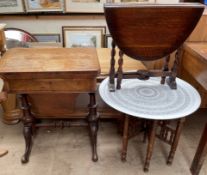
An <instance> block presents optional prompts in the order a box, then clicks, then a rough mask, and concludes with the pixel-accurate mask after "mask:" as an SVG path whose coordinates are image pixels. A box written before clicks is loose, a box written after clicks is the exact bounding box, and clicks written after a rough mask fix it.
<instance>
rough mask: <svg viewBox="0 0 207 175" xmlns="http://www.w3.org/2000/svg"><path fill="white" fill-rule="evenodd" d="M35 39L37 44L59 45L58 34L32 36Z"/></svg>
mask: <svg viewBox="0 0 207 175" xmlns="http://www.w3.org/2000/svg"><path fill="white" fill-rule="evenodd" d="M33 35H34V36H35V38H37V40H38V42H51V43H59V42H61V40H60V34H33Z"/></svg>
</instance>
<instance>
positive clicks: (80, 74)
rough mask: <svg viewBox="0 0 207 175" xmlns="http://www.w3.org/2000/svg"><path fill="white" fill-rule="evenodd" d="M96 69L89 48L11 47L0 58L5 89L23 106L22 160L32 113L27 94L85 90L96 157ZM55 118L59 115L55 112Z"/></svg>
mask: <svg viewBox="0 0 207 175" xmlns="http://www.w3.org/2000/svg"><path fill="white" fill-rule="evenodd" d="M99 72H100V65H99V62H98V59H97V53H96V50H95V49H93V48H70V49H65V48H48V49H46V48H42V49H37V48H30V49H24V48H15V49H11V50H9V51H7V52H6V53H5V54H4V56H3V57H2V59H1V60H0V76H1V77H2V79H3V80H4V89H3V91H4V92H6V93H17V94H19V95H20V102H21V106H22V110H23V118H22V121H23V124H24V129H23V133H24V137H25V143H26V149H25V154H24V155H23V158H22V163H26V162H28V160H29V155H30V152H31V147H32V135H33V128H34V126H35V116H34V115H33V114H32V110H31V109H32V105H31V102H30V98H29V94H44V93H46V94H50V93H51V94H52V93H64V94H68V93H88V94H89V99H90V100H89V101H90V102H89V114H88V123H89V131H90V135H91V143H92V160H93V161H97V160H98V156H97V150H96V144H97V130H98V114H97V110H96V107H97V105H96V98H95V91H96V78H97V76H98V74H99ZM57 117H58V118H59V116H57Z"/></svg>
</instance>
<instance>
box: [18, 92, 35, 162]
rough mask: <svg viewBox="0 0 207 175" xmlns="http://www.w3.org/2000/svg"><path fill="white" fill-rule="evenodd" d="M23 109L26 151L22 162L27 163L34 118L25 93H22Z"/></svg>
mask: <svg viewBox="0 0 207 175" xmlns="http://www.w3.org/2000/svg"><path fill="white" fill-rule="evenodd" d="M19 97H20V104H21V109H22V110H23V118H22V121H23V123H24V128H23V134H24V139H25V153H24V155H23V157H22V160H21V161H22V163H27V162H28V161H29V156H30V153H31V149H32V125H33V122H34V118H33V117H32V116H31V114H30V109H29V104H28V100H27V96H26V95H25V94H23V95H20V96H19Z"/></svg>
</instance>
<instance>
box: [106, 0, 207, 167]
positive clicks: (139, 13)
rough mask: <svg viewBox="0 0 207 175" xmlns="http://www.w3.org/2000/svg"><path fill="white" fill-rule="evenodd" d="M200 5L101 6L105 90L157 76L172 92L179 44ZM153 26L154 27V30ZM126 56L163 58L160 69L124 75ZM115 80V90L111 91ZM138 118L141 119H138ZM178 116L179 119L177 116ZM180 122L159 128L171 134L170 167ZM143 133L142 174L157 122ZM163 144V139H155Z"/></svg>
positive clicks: (125, 138) (192, 25)
mask: <svg viewBox="0 0 207 175" xmlns="http://www.w3.org/2000/svg"><path fill="white" fill-rule="evenodd" d="M203 10H204V6H203V5H202V4H198V3H179V4H170V5H169V4H168V5H167V4H135V3H133V4H132V3H126V4H123V3H122V4H121V3H120V4H105V5H104V11H105V17H106V21H107V25H108V28H109V31H110V33H111V36H112V38H113V42H112V51H111V68H110V72H109V76H110V78H109V90H110V91H115V90H116V89H117V90H118V89H120V88H121V81H122V78H126V79H127V78H138V79H141V80H147V79H149V78H150V77H156V76H158V77H161V84H164V83H165V82H166V83H167V84H168V85H169V86H170V88H171V89H176V88H177V85H176V77H177V75H178V72H179V71H178V67H179V64H180V62H181V58H182V55H183V50H182V44H183V42H184V41H185V40H186V39H187V37H189V35H190V34H191V32H192V31H193V29H194V28H195V26H196V24H197V23H198V21H199V19H200V17H201V16H202V13H203ZM155 25H156V27H154V26H155ZM116 46H117V47H118V48H119V49H120V52H119V57H120V58H119V61H118V69H117V71H115V68H114V65H115V60H114V56H115V54H116V52H115V47H116ZM174 51H176V52H175V59H174V63H173V65H172V66H171V67H169V64H170V54H171V53H173V52H174ZM124 54H125V55H128V56H130V57H131V58H133V59H135V60H141V61H145V62H146V61H155V60H159V59H161V58H164V59H165V61H164V66H163V68H162V70H161V71H160V70H137V71H136V72H134V71H131V72H124V71H123V69H122V66H123V62H124V60H123V55H124ZM115 78H117V84H116V85H117V87H116V88H115V82H114V81H115ZM138 117H142V116H138ZM181 117H182V116H181ZM183 122H184V119H180V120H179V122H178V123H177V125H176V126H177V128H176V129H168V128H169V127H168V126H167V125H162V126H161V129H162V130H163V129H165V131H166V132H165V135H168V132H169V131H170V133H171V136H170V138H171V142H170V145H171V151H170V153H169V156H168V160H167V164H171V163H172V160H173V157H174V154H175V151H176V148H177V145H178V140H179V137H180V134H181V129H182V126H183ZM128 123H129V121H128V119H126V116H125V124H124V132H123V147H122V156H121V158H122V160H125V159H126V151H127V141H128V128H129V127H128ZM149 123H150V124H149V125H148V126H147V127H146V129H148V128H150V129H149V131H147V132H145V138H146V135H148V136H149V142H148V147H147V153H146V159H145V163H144V171H148V170H149V164H150V160H151V156H152V151H153V146H154V141H155V136H156V128H157V124H158V121H155V120H153V121H150V122H149ZM159 138H160V139H161V140H163V141H165V142H166V141H167V138H165V137H161V135H160V137H159ZM168 143H169V142H168Z"/></svg>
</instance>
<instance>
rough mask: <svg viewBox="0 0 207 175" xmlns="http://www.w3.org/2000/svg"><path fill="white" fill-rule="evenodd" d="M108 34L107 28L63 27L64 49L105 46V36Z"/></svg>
mask: <svg viewBox="0 0 207 175" xmlns="http://www.w3.org/2000/svg"><path fill="white" fill-rule="evenodd" d="M105 33H106V27H105V26H95V27H78V26H73V27H66V26H64V27H63V46H64V47H96V48H100V47H103V45H104V40H103V36H104V35H105Z"/></svg>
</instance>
